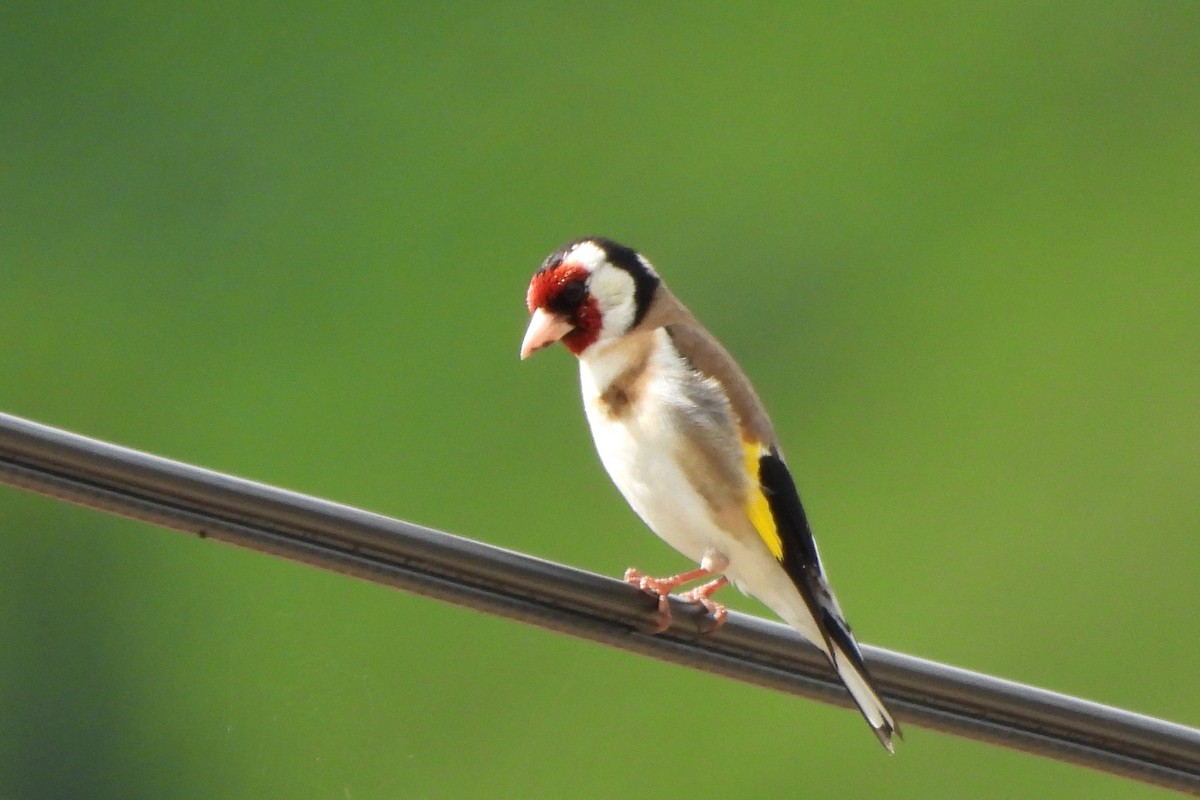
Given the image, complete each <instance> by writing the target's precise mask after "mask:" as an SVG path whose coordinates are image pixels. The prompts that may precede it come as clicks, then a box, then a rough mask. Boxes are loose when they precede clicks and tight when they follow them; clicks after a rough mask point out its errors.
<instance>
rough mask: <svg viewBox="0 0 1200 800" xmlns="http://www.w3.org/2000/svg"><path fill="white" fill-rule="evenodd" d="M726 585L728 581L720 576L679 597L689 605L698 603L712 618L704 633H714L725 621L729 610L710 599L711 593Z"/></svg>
mask: <svg viewBox="0 0 1200 800" xmlns="http://www.w3.org/2000/svg"><path fill="white" fill-rule="evenodd" d="M728 584H729V579H728V578H726V577H725V576H724V575H722V576H721V577H719V578H717V579H716V580H715V581H709V582H708V583H706V584H704V585H703V586H697V587H696V588H695V589H692V590H691V591H688V592H684V593H683V594H681V595H680V597H682V598H683V599H684V600H687V601H688V602H689V603H699V604H700V605H702V606H704V610H705V611H707V612H708V613H709V614H710V615H711V616H712V619H713V621H712V626H711V627H710V628H709V629H708V630H706V631H704V633H716V632H717V631H718V630H720V629H721V626H722V625H724V624H725V619H726V618H727V617H728V616H729V610H728V609H727V608H725V605H724V604H723V603H718V602H717V601H716V600H713V599H712V594H713V592H715V591H717V590H718V589H720V588H721V587H723V586H727V585H728Z"/></svg>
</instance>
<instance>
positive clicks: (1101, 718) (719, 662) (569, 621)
mask: <svg viewBox="0 0 1200 800" xmlns="http://www.w3.org/2000/svg"><path fill="white" fill-rule="evenodd" d="M0 483H8V484H10V485H13V486H16V487H19V488H22V489H27V490H29V491H33V492H38V493H41V494H45V495H49V496H51V497H55V498H58V499H60V500H65V501H68V502H72V503H77V504H79V505H85V506H90V507H92V508H97V509H101V510H103V511H108V512H111V513H115V514H120V515H123V516H126V517H131V518H133V519H138V520H144V521H147V522H152V523H155V524H158V525H161V526H163V527H166V528H172V529H174V530H178V531H183V532H185V533H192V534H197V535H199V536H201V537H208V538H212V539H218V540H221V541H224V542H229V543H232V544H237V545H241V546H243V547H248V548H251V549H254V550H259V551H262V552H265V553H270V554H272V555H276V556H281V557H283V558H289V559H292V560H295V561H299V562H302V563H305V564H311V565H313V566H317V567H322V568H324V569H329V570H334V571H337V572H341V573H345V574H348V575H353V576H356V577H359V578H364V579H366V580H370V581H374V582H376V583H381V584H386V585H389V586H394V587H396V588H399V589H404V590H405V591H409V592H414V593H416V594H420V595H424V596H427V597H433V598H436V599H438V600H443V601H446V602H450V603H455V604H458V605H462V606H467V607H470V608H474V609H477V610H480V611H485V612H488V613H491V614H498V615H501V616H504V617H508V618H511V619H516V620H520V621H522V622H526V623H529V624H532V625H539V626H541V627H544V628H549V629H551V630H554V631H559V632H562V633H567V634H571V635H573V636H577V637H580V638H584V639H590V640H592V641H597V642H602V643H604V644H608V645H611V646H614V647H619V648H622V649H624V650H629V651H632V652H635V653H640V654H643V655H648V656H653V657H655V658H659V659H662V660H664V661H670V662H674V663H677V664H683V665H686V666H689V667H693V668H695V669H700V670H704V671H707V672H712V673H716V674H720V675H724V676H727V677H730V678H735V679H737V680H741V681H745V682H748V683H753V684H757V685H761V686H766V687H769V688H772V689H776V690H779V691H782V692H789V693H791V694H797V695H801V696H803V697H808V698H812V699H816V700H820V701H822V702H826V703H832V704H834V705H840V706H847V707H851V701H850V698H849V695H848V694H847V693H846V691H845V690H844V689H843V688H842V686H841V683H840V682H839V681H838V679H837V678H836V676H835V675H834V674H833V673H832V671H831V670H830V668H829V666H828V664H827V663H826V661H825V659H824V657H823V656H822V655H821V654H820V653H819V651H817V650H816V649H815V648H814V647H812V646H811V645H809V644H807V643H806V642H804V641H803V640H802V639H800V638H799V637H798V636H797V635H796V634H795V633H793V632H792V631H791V629H789V628H787V627H786V626H784V625H781V624H778V623H774V622H769V621H767V620H763V619H758V618H756V617H751V616H748V615H745V614H738V613H735V612H731V613H730V615H729V619H728V621H727V622H726V624H725V626H724V627H722V628H721V629H720V630H719V631H717V632H716V633H712V634H707V633H706V632H705V631H706V629H707V625H708V620H707V618H706V617H705V616H704V615H703V613H701V611H700V610H699V609H697V608H696V607H694V606H691V605H689V604H686V603H683V602H675V601H673V610H674V612H675V614H674V619H675V621H674V624H673V625H672V626H671V628H670V629H668V630H667V631H666V632H664V633H662V634H660V635H651V634H648V633H646V632H645V631H648V630H650V629H652V628H653V626H654V623H655V621H656V619H657V617H656V613H655V608H654V605H655V604H654V602H653V601H652V600H651V599H650V598H648V597H647V596H645V595H644V594H642V593H641V592H640V591H638V590H637V589H635V588H633V587H632V586H629V585H627V584H625V583H623V582H621V581H617V580H614V579H611V578H606V577H602V576H600V575H595V574H592V573H589V572H585V571H582V570H578V569H573V568H571V567H567V566H563V565H561V564H555V563H552V562H549V561H545V560H542V559H538V558H533V557H531V556H527V555H524V554H521V553H516V552H513V551H510V550H504V549H501V548H498V547H493V546H491V545H487V544H483V543H482V542H476V541H472V540H470V539H464V538H462V537H459V536H453V535H451V534H448V533H442V532H441V531H435V530H431V529H429V528H424V527H421V526H419V525H414V524H412V523H409V522H403V521H401V520H397V519H392V518H389V517H385V516H381V515H378V514H372V513H370V512H367V511H362V510H359V509H356V508H351V507H349V506H344V505H339V504H337V503H332V502H329V501H327V500H321V499H318V498H315V497H310V496H307V495H302V494H297V493H295V492H289V491H286V490H283V489H278V488H275V487H272V486H267V485H264V484H261V483H254V482H252V481H247V480H243V479H241V478H235V477H233V476H230V475H224V474H221V473H218V472H212V471H209V470H206V469H202V468H200V467H195V466H192V465H189V464H183V463H180V462H177V461H171V460H169V459H165V458H160V457H158V456H153V455H149V454H147V453H142V452H139V451H136V450H130V449H128V448H124V447H119V446H117V445H112V444H108V443H105V442H101V441H98V440H96V439H90V438H88V437H85V436H80V435H77V434H73V433H69V432H67V431H63V430H59V429H56V428H51V427H48V426H45V425H40V424H38V423H35V422H31V421H29V420H24V419H21V418H19V417H14V416H11V415H8V414H0ZM863 654H864V656H865V658H866V661H867V663H868V665H869V666H870V668H871V673H872V675H873V676H874V677H875V680H876V682H877V683H878V685H879V687H880V689H881V691H882V692H883V694H884V696H885V697H886V699H887V701H888V704H889V705H890V707H891V708H892V709H893V711H894V713H895V714H896V716H897V718H898V719H899V720H900V721H901V723H902V724H904V725H920V726H922V727H926V728H931V729H934V730H939V731H944V732H947V733H951V734H955V735H958V736H963V737H967V738H971V739H977V740H981V741H985V742H990V743H993V744H999V745H1004V746H1006V747H1011V748H1015V749H1017V750H1022V751H1025V752H1028V753H1033V754H1036V755H1040V756H1045V757H1049V758H1055V759H1058V760H1061V761H1067V762H1071V763H1074V764H1080V765H1083V766H1086V767H1091V768H1093V769H1098V770H1103V771H1106V772H1110V773H1113V774H1116V775H1122V776H1124V777H1127V778H1132V779H1134V780H1138V781H1142V782H1144V783H1149V784H1154V785H1157V786H1161V787H1165V788H1169V789H1174V790H1177V791H1181V792H1186V793H1193V794H1200V730H1197V729H1195V728H1190V727H1187V726H1184V725H1178V724H1175V723H1171V722H1166V721H1164V720H1160V719H1155V718H1153V717H1147V716H1143V715H1141V714H1135V713H1133V712H1130V711H1124V710H1122V709H1118V708H1113V707H1110V706H1105V705H1101V704H1099V703H1092V702H1089V701H1086V700H1081V699H1079V698H1076V697H1071V696H1068V695H1063V694H1057V693H1055V692H1050V691H1046V690H1044V689H1038V688H1035V687H1032V686H1026V685H1023V684H1019V683H1014V682H1011V681H1006V680H1002V679H1000V678H995V677H992V676H989V675H983V674H980V673H977V672H970V671H967V670H963V669H958V668H955V667H951V666H947V665H945V664H939V663H936V662H933V661H927V660H925V659H921V658H917V657H915V656H910V655H905V654H903V653H897V652H894V651H890V650H884V649H883V648H879V647H871V646H864V647H863Z"/></svg>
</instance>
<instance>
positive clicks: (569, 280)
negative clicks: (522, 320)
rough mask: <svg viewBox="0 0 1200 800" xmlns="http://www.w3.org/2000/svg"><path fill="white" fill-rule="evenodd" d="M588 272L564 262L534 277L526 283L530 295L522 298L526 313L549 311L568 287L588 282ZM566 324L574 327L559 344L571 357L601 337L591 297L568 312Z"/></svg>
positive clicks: (587, 296) (598, 310) (596, 310)
mask: <svg viewBox="0 0 1200 800" xmlns="http://www.w3.org/2000/svg"><path fill="white" fill-rule="evenodd" d="M587 277H588V271H587V270H586V269H585V268H583V267H581V266H580V265H579V264H573V263H570V262H565V263H562V264H559V265H558V266H556V267H552V268H550V269H547V270H542V271H541V272H539V273H538V274H536V275H534V276H533V280H531V281H530V282H529V291H528V292H527V293H526V294H525V305H527V306H528V307H529V311H530V312H531V313H532V312H533V311H535V310H537V309H539V308H544V309H547V310H550V307H551V306H552V305H553V304H554V300H555V299H556V298H557V297H558V295H559V293H560V292H561V291H562V290H563V289H564V288H566V287H567V286H569V285H571V284H574V283H578V282H580V281H584V280H587ZM569 321H570V322H571V324H572V325H573V326H574V328H573V329H572V330H571V332H570V333H568V334H567V335H566V336H564V337H563V338H562V343H563V344H564V345H566V347H567V349H568V350H570V351H571V352H572V353H573V354H575V355H579V354H580V353H582V352H583V351H584V350H586V349H587V348H588V347H589V346H591V344H592V343H593V342H595V341H596V339H598V338H599V337H600V326H601V324H602V320H601V318H600V306H599V305H597V303H596V298H594V297H592V296H591V294H588V295H585V296H584V299H583V302H581V303H579V305H578V306H577V307H576V308H575V309H574V310H573V311H572V312H571V314H570V316H569Z"/></svg>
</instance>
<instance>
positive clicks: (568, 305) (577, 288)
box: [553, 281, 587, 311]
mask: <svg viewBox="0 0 1200 800" xmlns="http://www.w3.org/2000/svg"><path fill="white" fill-rule="evenodd" d="M586 295H587V284H586V283H584V282H583V281H571V282H570V283H568V284H567V285H566V286H564V287H562V288H561V289H559V290H558V294H557V295H556V296H555V298H554V303H553V305H554V306H555V308H556V310H561V311H574V310H575V308H576V307H577V306H578V305H579V304H580V303H582V302H583V298H584V297H585V296H586Z"/></svg>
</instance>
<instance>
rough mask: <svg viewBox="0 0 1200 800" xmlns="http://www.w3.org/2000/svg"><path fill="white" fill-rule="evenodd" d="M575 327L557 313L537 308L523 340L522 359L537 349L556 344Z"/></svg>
mask: <svg viewBox="0 0 1200 800" xmlns="http://www.w3.org/2000/svg"><path fill="white" fill-rule="evenodd" d="M574 327H575V326H574V325H572V324H571V323H570V322H568V321H567V320H565V319H563V318H562V317H560V316H558V315H557V314H551V313H550V312H549V311H547V310H546V309H544V308H539V309H535V310H534V312H533V319H531V320H529V327H528V328H526V329H525V338H524V339H522V340H521V360H522V361H524V360H525V359H526V358H528V357H529V354H530V353H532V352H534V351H535V350H541V349H542V348H543V347H546V346H547V345H551V344H554V343H555V342H557V341H558V340H559V339H561V338H562V337H564V336H566V335H567V334H568V333H570V332H571V329H572V328H574Z"/></svg>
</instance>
